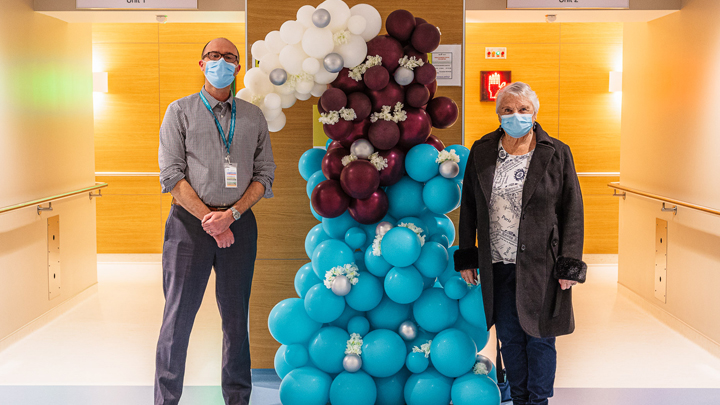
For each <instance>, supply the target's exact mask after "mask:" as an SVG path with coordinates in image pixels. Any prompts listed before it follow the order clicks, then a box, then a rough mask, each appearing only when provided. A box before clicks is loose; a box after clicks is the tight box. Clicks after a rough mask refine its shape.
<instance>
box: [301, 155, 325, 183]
mask: <svg viewBox="0 0 720 405" xmlns="http://www.w3.org/2000/svg"><path fill="white" fill-rule="evenodd" d="M325 152H326V151H325V149H320V148H312V149H308V150H307V151H305V153H303V154H302V156H300V160H299V161H298V169H299V170H300V176H302V178H303V179H305V181H307V180H308V179H310V176H312V175H313V174H315V172H317V171H318V170H321V169H322V167H321V166H322V160H323V157H325Z"/></svg>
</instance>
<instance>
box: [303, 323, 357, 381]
mask: <svg viewBox="0 0 720 405" xmlns="http://www.w3.org/2000/svg"><path fill="white" fill-rule="evenodd" d="M349 339H350V335H349V334H348V333H347V332H346V331H345V330H344V329H340V328H338V327H335V326H326V327H324V328H322V329H320V330H319V331H318V332H317V333H316V334H315V336H313V337H311V338H310V342H309V343H308V352H309V353H310V359H311V360H312V362H313V363H314V364H315V365H316V366H317V368H319V369H320V370H322V371H324V372H326V373H329V374H337V373H340V372H342V371H343V365H342V362H343V359H344V358H345V349H346V348H347V341H348V340H349Z"/></svg>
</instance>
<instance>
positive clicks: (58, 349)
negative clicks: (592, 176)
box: [0, 256, 720, 405]
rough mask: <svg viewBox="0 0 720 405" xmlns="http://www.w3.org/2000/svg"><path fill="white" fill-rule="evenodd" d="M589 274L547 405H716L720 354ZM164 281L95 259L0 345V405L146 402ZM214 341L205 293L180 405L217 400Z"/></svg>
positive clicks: (611, 270)
mask: <svg viewBox="0 0 720 405" xmlns="http://www.w3.org/2000/svg"><path fill="white" fill-rule="evenodd" d="M104 259H108V258H107V257H105V258H104ZM111 259H113V260H117V259H121V260H126V259H132V260H137V258H135V257H128V258H119V257H112V258H111ZM152 259H153V260H154V259H156V257H154V256H153V257H152ZM101 260H102V259H101ZM589 274H590V275H589V277H588V282H587V283H586V284H585V285H583V286H580V287H578V288H577V289H576V290H575V295H574V299H575V311H576V323H577V328H576V332H575V333H574V334H572V335H570V336H567V337H562V338H559V339H558V357H559V358H558V372H557V378H556V387H557V389H556V395H555V398H554V399H553V400H552V401H551V403H552V404H555V405H570V404H572V405H576V404H589V405H595V404H597V405H600V404H603V405H625V404H628V405H630V404H653V405H655V404H663V405H664V404H668V405H669V404H708V405H709V404H720V359H718V358H716V357H713V356H712V355H710V354H709V353H708V352H707V351H705V350H703V349H701V348H700V347H699V346H697V345H695V344H693V343H692V342H690V341H689V340H687V339H686V338H684V337H683V336H681V335H680V334H678V333H676V332H674V331H672V330H671V329H669V328H668V327H667V326H665V325H663V324H662V323H660V322H659V321H657V320H656V319H655V318H653V317H651V316H650V315H649V314H648V313H646V312H645V311H644V310H642V309H641V308H639V307H638V306H636V305H635V304H633V303H632V302H631V301H630V300H628V299H627V298H625V297H623V296H620V295H618V294H617V284H616V283H617V266H615V265H612V264H597V265H591V266H590V271H589ZM161 276H162V275H161V269H160V264H159V263H158V262H137V261H126V262H118V261H115V262H101V263H100V264H99V266H98V278H99V288H98V293H97V294H95V295H94V296H92V297H90V298H88V299H87V300H85V301H83V302H82V303H80V304H79V305H77V306H76V307H75V308H73V309H72V310H71V311H69V312H68V313H66V314H64V315H62V316H61V317H60V318H58V319H57V320H56V321H54V322H52V323H51V324H49V325H47V326H45V327H44V328H42V329H40V330H38V331H36V332H35V333H33V334H32V335H30V336H28V337H26V338H25V339H23V340H21V341H20V342H18V343H16V344H14V345H13V346H10V347H9V348H8V349H6V350H4V351H3V352H0V404H2V405H16V404H18V405H19V404H22V405H34V404H47V403H53V404H62V405H66V404H73V405H81V404H141V403H151V398H152V387H151V385H152V381H153V372H154V351H155V343H156V339H157V334H158V331H159V328H160V320H161V316H162V307H163V296H162V287H161ZM209 285H214V282H213V281H212V280H211V282H210V283H209ZM221 339H222V335H221V331H220V318H219V315H218V311H217V307H216V305H215V298H214V293H213V291H212V289H208V292H207V294H206V297H205V301H204V302H203V305H202V307H201V309H200V313H199V314H198V317H197V320H196V324H195V328H194V330H193V334H192V337H191V340H190V348H189V353H188V364H187V373H186V378H185V383H186V386H187V388H186V390H185V394H184V396H183V401H182V402H181V404H185V405H191V404H202V405H211V404H216V403H217V404H220V403H222V399H221V395H220V389H219V387H218V386H219V382H220V353H221ZM254 376H255V383H256V389H255V391H254V398H253V404H257V405H273V404H277V403H279V401H278V399H277V398H278V396H277V390H276V387H277V385H278V381H277V380H276V379H275V377H274V376H273V374H272V373H271V372H269V371H265V370H256V372H255V374H254Z"/></svg>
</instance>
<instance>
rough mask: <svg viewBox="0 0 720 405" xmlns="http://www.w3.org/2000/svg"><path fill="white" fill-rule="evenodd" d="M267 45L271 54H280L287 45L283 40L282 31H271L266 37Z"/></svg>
mask: <svg viewBox="0 0 720 405" xmlns="http://www.w3.org/2000/svg"><path fill="white" fill-rule="evenodd" d="M265 45H266V46H267V47H268V49H269V50H270V51H271V52H274V53H280V51H281V50H282V49H283V47H284V46H285V45H287V44H286V43H285V41H283V40H282V37H281V36H280V31H270V32H268V33H267V35H265Z"/></svg>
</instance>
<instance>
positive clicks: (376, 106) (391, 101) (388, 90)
mask: <svg viewBox="0 0 720 405" xmlns="http://www.w3.org/2000/svg"><path fill="white" fill-rule="evenodd" d="M367 95H368V96H369V97H370V101H371V102H372V109H373V111H375V112H379V111H381V110H382V107H383V106H384V105H389V106H390V107H393V108H394V107H395V104H397V103H403V104H405V90H404V89H403V88H402V86H400V85H399V84H397V83H395V80H393V79H390V83H388V85H387V86H385V88H384V89H382V90H379V91H375V90H368V92H367Z"/></svg>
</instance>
